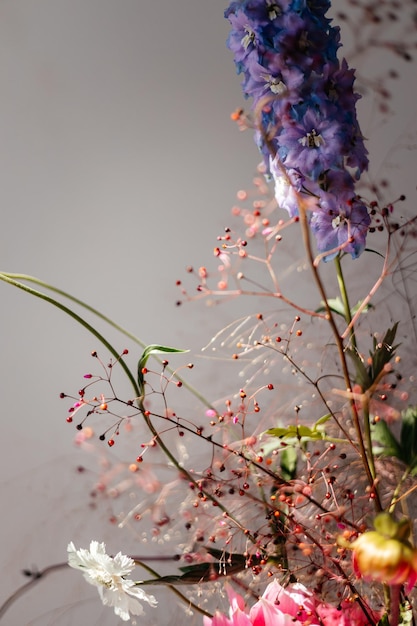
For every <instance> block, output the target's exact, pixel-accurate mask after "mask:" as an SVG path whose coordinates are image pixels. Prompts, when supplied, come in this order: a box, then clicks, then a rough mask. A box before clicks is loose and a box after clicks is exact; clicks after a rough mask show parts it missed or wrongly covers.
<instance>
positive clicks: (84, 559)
mask: <svg viewBox="0 0 417 626" xmlns="http://www.w3.org/2000/svg"><path fill="white" fill-rule="evenodd" d="M67 550H68V564H69V565H70V567H73V568H75V569H79V570H81V571H82V572H83V574H84V578H85V579H86V581H87V582H88V583H90V584H91V585H94V586H96V587H97V589H98V593H99V595H100V598H101V601H102V602H103V604H105V605H107V606H112V607H113V608H114V612H115V613H116V615H118V616H119V617H120V618H121V619H122V620H123V621H125V622H127V621H128V620H129V619H130V614H132V615H143V613H144V610H143V607H142V605H141V603H140V601H142V602H147V603H148V604H149V605H150V606H155V605H156V604H157V601H156V599H155V598H154V596H151V595H148V594H147V593H146V592H145V591H144V590H143V589H142V588H141V587H140V586H138V585H137V584H136V583H135V582H134V581H133V580H131V579H129V578H128V579H126V578H125V576H126V575H127V574H130V573H131V572H132V570H133V569H134V567H135V562H134V561H133V559H131V558H130V557H128V556H126V555H124V554H122V553H121V552H118V554H116V556H115V557H114V558H112V557H110V556H109V555H108V554H106V546H105V544H104V543H98V541H92V542H91V543H90V550H85V549H84V548H81V549H80V550H77V549H76V547H75V546H74V544H73V543H72V541H71V542H70V543H69V544H68V548H67Z"/></svg>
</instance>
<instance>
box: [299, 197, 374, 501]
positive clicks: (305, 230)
mask: <svg viewBox="0 0 417 626" xmlns="http://www.w3.org/2000/svg"><path fill="white" fill-rule="evenodd" d="M299 198H300V201H299V212H300V224H301V230H302V234H303V239H304V246H305V249H306V252H307V257H308V261H309V264H310V267H311V270H312V272H313V277H314V280H315V282H316V285H317V288H318V290H319V293H320V296H321V299H322V300H323V302H324V305H325V308H326V318H327V320H328V322H329V324H330V327H331V329H332V332H333V336H334V338H335V341H336V346H337V351H338V354H339V358H340V363H341V366H342V371H343V378H344V381H345V386H346V391H348V392H350V391H351V390H352V385H351V381H350V375H349V370H348V366H347V362H346V356H345V351H344V345H343V339H342V337H341V336H340V333H339V330H338V328H337V325H336V322H335V320H334V317H333V313H332V311H331V309H330V306H329V303H328V298H327V294H326V291H325V289H324V286H323V283H322V281H321V278H320V275H319V272H318V270H317V267H316V265H315V263H314V254H313V250H312V247H311V241H310V230H309V226H308V220H307V207H306V206H305V202H304V200H303V198H302V197H301V194H300V196H299ZM349 402H350V408H351V412H352V419H353V423H354V426H355V430H356V435H357V438H358V445H359V451H360V455H361V459H362V463H363V466H364V469H365V472H366V476H367V479H368V483H369V485H370V487H371V489H372V493H373V494H374V503H375V509H376V510H377V511H378V512H380V511H382V505H381V500H380V497H379V493H378V490H377V487H376V485H375V480H374V476H373V473H372V471H371V467H370V464H369V459H368V455H367V450H366V448H365V443H364V440H363V435H362V430H361V426H360V421H359V414H358V410H357V408H356V404H355V401H354V399H353V398H350V400H349Z"/></svg>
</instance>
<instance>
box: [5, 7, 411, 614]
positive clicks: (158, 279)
mask: <svg viewBox="0 0 417 626" xmlns="http://www.w3.org/2000/svg"><path fill="white" fill-rule="evenodd" d="M335 4H336V8H338V7H343V6H344V5H343V3H341V2H338V3H335ZM224 6H225V5H224V3H223V2H221V1H220V0H211V1H207V0H205V1H203V0H175V1H172V0H171V1H168V0H160V1H159V2H153V1H152V2H151V1H150V0H119V1H117V2H116V1H114V0H72V1H69V0H35V1H34V0H26V1H25V0H2V2H1V3H0V84H1V108H0V111H1V113H0V203H1V217H2V225H1V229H0V241H1V243H0V250H1V263H2V269H3V270H4V271H10V272H22V273H27V274H31V275H34V276H37V277H39V278H41V279H43V280H45V281H46V282H49V283H51V284H53V285H59V286H60V287H61V288H63V289H64V290H66V291H68V292H70V293H72V294H74V295H76V296H77V297H79V298H81V299H83V300H85V301H87V302H89V303H91V304H93V305H94V306H95V307H96V308H97V309H99V310H101V311H102V312H103V313H105V314H107V315H108V316H109V317H112V318H113V319H116V320H117V321H118V322H119V323H120V324H121V325H123V326H125V327H126V328H128V329H129V330H131V331H132V332H134V333H136V334H137V335H138V336H139V337H141V339H142V340H143V341H144V342H145V343H153V342H158V343H165V344H167V345H175V346H179V347H190V348H191V351H192V355H193V354H194V352H197V351H198V349H199V347H200V346H201V345H204V344H206V343H207V342H208V340H209V339H210V337H211V335H212V334H213V333H214V332H215V331H216V329H218V328H219V327H221V326H222V325H224V324H226V323H228V322H229V321H230V320H231V319H233V315H234V313H233V309H232V310H228V309H227V307H220V308H216V309H215V312H216V319H214V315H213V310H210V311H206V310H205V309H204V307H201V306H196V305H193V304H191V305H190V304H187V305H185V306H184V307H182V308H176V307H175V305H174V303H175V300H176V299H177V297H178V293H177V290H176V288H175V280H176V279H177V278H183V277H184V275H185V272H184V268H185V266H186V265H188V264H192V265H195V266H196V267H198V266H199V265H202V264H206V263H211V262H212V253H211V251H212V248H213V247H214V246H215V245H216V236H217V234H218V233H220V232H221V231H222V229H223V227H224V226H225V225H228V223H229V220H230V217H229V215H230V207H231V206H232V204H233V203H234V199H235V194H236V191H237V190H238V189H240V188H242V187H247V186H248V185H250V181H251V179H252V176H253V173H254V171H255V167H256V164H257V162H258V155H257V151H256V148H255V146H254V144H253V142H252V138H251V133H250V132H248V133H239V132H238V130H237V128H236V126H235V125H234V124H233V123H232V122H231V121H230V118H229V114H230V112H231V111H233V110H234V109H235V108H236V107H237V106H239V105H241V104H242V97H241V94H240V86H239V82H240V79H239V78H238V77H236V76H235V72H234V66H233V61H232V56H231V53H230V52H229V51H228V50H227V49H226V47H225V39H226V37H227V33H228V24H227V23H226V21H225V20H224V19H223V10H224ZM395 28H396V27H395ZM395 28H394V26H393V27H392V30H391V31H390V30H388V31H386V33H385V34H386V38H387V39H389V38H390V36H391V35H394V33H395ZM349 37H350V35H349V32H346V42H347V48H349V45H351V46H353V45H354V42H353V41H350V44H349ZM355 64H356V65H358V66H360V67H361V69H362V72H363V74H364V75H369V76H375V75H378V72H379V70H380V69H381V68H384V67H385V65H386V58H385V55H384V53H383V52H381V51H380V50H379V51H377V52H376V53H372V54H370V53H368V52H366V53H362V54H361V55H359V57H357V58H356V59H355ZM401 68H402V69H401V72H402V74H401V78H400V79H399V81H398V84H397V88H396V96H395V100H394V101H393V102H392V108H393V109H394V110H395V111H396V113H397V115H396V117H391V116H389V118H388V121H387V123H385V124H382V123H381V119H382V118H381V117H380V116H379V115H378V113H377V108H376V105H375V100H374V99H373V97H372V95H371V93H369V94H368V98H367V100H366V101H362V102H361V103H360V113H361V124H362V129H363V132H364V134H365V135H366V136H367V137H370V139H371V141H370V144H369V145H370V150H371V159H372V164H373V165H372V170H371V175H372V176H374V178H375V179H376V178H377V177H378V176H380V175H387V176H389V177H390V180H392V181H393V185H392V187H393V193H394V197H395V195H399V194H400V193H403V192H405V193H407V194H408V196H409V198H410V203H409V209H410V213H412V208H413V198H414V201H415V194H414V192H415V154H414V152H413V148H414V143H415V140H416V138H415V123H414V122H413V117H414V114H415V107H414V102H413V97H412V96H413V95H415V94H413V93H412V89H413V85H414V82H415V65H414V66H413V65H412V64H409V65H408V66H406V67H405V66H403V65H401ZM413 194H414V196H413ZM0 290H1V296H0V297H1V330H0V341H1V357H2V360H1V378H0V385H1V396H2V403H1V413H2V416H1V424H2V429H1V441H2V446H1V455H0V477H1V478H0V485H1V493H2V507H1V519H0V528H1V532H0V555H1V569H2V576H1V580H2V583H1V588H0V589H1V590H0V601H1V600H3V599H5V598H6V597H8V595H9V594H10V593H11V592H13V590H14V589H16V588H17V587H18V586H19V585H20V584H21V583H22V582H24V578H23V577H22V576H21V573H20V571H21V569H22V568H24V567H32V566H37V567H40V568H42V567H44V566H46V565H48V564H50V563H54V562H60V561H62V560H65V550H66V545H67V542H68V541H69V540H74V541H75V542H76V544H77V545H87V544H88V542H89V541H90V539H91V538H97V539H99V540H105V541H108V543H109V548H110V549H111V550H112V551H117V550H118V549H123V547H124V545H121V542H120V541H119V536H118V534H117V531H116V530H115V529H114V528H109V525H108V523H107V520H106V519H105V517H106V514H105V513H103V511H101V512H100V514H94V515H93V514H92V513H91V512H90V510H89V509H88V506H87V504H86V502H87V500H88V498H87V493H88V489H89V485H90V483H91V476H87V477H85V478H83V479H82V480H81V481H80V479H79V478H78V477H77V476H76V473H75V471H74V467H76V465H77V463H79V462H80V458H81V455H80V454H79V451H78V450H76V449H75V448H74V444H73V435H74V431H73V430H72V429H71V428H70V427H69V426H68V425H67V424H66V423H65V416H66V408H67V406H68V405H67V404H63V402H62V401H60V400H59V398H58V394H59V392H60V391H62V390H65V391H68V392H69V391H76V390H77V389H78V387H79V386H80V380H81V376H82V374H83V373H84V372H85V371H88V370H89V369H91V363H90V361H91V358H90V357H89V353H90V351H91V350H92V349H95V348H97V347H98V346H97V342H96V341H95V340H94V339H92V338H91V337H90V336H89V335H88V334H87V333H86V332H85V331H83V330H80V329H79V328H78V327H77V326H76V325H75V324H74V323H73V322H72V321H71V320H70V319H69V318H66V317H65V316H63V315H62V314H61V313H60V312H58V311H57V310H54V309H52V308H51V307H49V306H48V305H47V304H45V303H43V302H41V301H39V300H36V299H32V298H31V297H29V296H28V295H26V294H24V293H22V292H19V291H17V290H15V289H13V288H11V287H8V286H7V285H5V284H2V285H1V286H0ZM296 295H297V294H296V293H294V294H292V296H293V297H294V298H295V297H296ZM103 328H104V327H103ZM109 336H110V337H111V338H115V343H116V345H117V347H118V348H120V349H121V350H122V349H123V348H124V347H125V344H126V341H125V340H124V339H123V338H116V334H115V333H113V332H110V333H109ZM102 352H103V351H102ZM105 358H106V357H105ZM193 376H194V374H193ZM194 381H195V382H196V383H197V384H203V385H204V386H205V387H209V388H210V385H211V384H212V385H213V387H214V388H215V386H216V383H217V381H216V376H215V373H214V372H213V371H212V370H210V368H208V370H207V372H206V373H205V374H204V377H203V374H202V373H200V374H199V373H198V372H197V373H196V374H195V377H194V378H193V382H194ZM115 454H119V453H118V452H116V450H115ZM169 598H170V601H171V602H172V598H171V596H169ZM172 604H174V603H172ZM147 613H148V617H147V620H148V621H146V620H138V622H140V623H150V624H151V623H154V622H153V621H152V620H153V619H155V618H154V617H153V616H152V614H151V613H152V612H151V609H149V610H147ZM166 619H167V621H166V623H167V624H168V623H173V622H172V621H169V620H170V619H171V618H169V617H167V618H166ZM4 623H5V624H11V625H13V626H14V625H16V626H17V625H18V624H19V625H22V624H31V625H35V624H36V625H41V624H42V625H45V624H60V625H61V624H62V625H64V624H84V623H88V624H115V623H117V619H116V618H115V616H114V614H113V612H112V610H109V609H105V608H102V607H101V605H100V602H99V600H98V597H97V595H96V591H95V590H94V589H93V588H92V587H89V586H87V585H86V584H85V583H84V582H83V581H82V578H81V576H79V575H78V574H77V573H75V572H66V573H60V574H57V575H56V576H55V577H54V578H51V579H50V580H48V581H47V580H45V582H43V583H41V584H40V585H39V586H38V587H37V588H36V589H35V590H33V591H31V593H30V594H28V595H26V596H24V597H23V598H22V599H21V600H20V601H19V603H18V604H17V605H16V606H15V607H14V608H13V609H12V610H11V611H10V613H8V614H7V616H6V617H5V619H4ZM161 623H162V622H161Z"/></svg>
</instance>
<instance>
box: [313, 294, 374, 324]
mask: <svg viewBox="0 0 417 626" xmlns="http://www.w3.org/2000/svg"><path fill="white" fill-rule="evenodd" d="M327 304H328V305H329V309H330V310H331V312H332V313H336V315H340V316H341V317H343V319H344V320H345V321H346V322H347V321H348V320H347V319H346V311H345V307H344V304H343V302H342V300H341V298H340V297H339V296H337V298H328V299H327ZM361 305H362V302H361V301H360V300H359V302H358V303H357V304H355V306H354V307H352V308H351V315H352V317H353V316H354V315H355V313H356V312H357V311H358V310H359V307H360V306H361ZM372 308H373V306H372V304H367V305H366V306H364V308H363V310H362V313H366V312H367V311H369V310H370V309H372ZM326 310H327V309H326V307H325V306H324V303H323V302H322V304H321V306H320V307H319V308H318V309H317V310H316V312H317V313H325V312H326Z"/></svg>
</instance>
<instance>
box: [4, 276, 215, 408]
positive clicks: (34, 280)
mask: <svg viewBox="0 0 417 626" xmlns="http://www.w3.org/2000/svg"><path fill="white" fill-rule="evenodd" d="M9 279H10V280H9ZM0 280H4V281H5V282H9V283H10V284H14V285H15V287H20V288H21V289H24V286H22V283H19V282H18V281H21V280H24V281H26V282H28V283H33V284H34V285H39V286H41V287H44V288H45V289H48V290H49V291H52V292H53V293H56V294H58V295H60V296H63V297H64V298H67V300H70V301H71V302H74V304H77V305H78V306H80V307H82V308H84V309H86V310H87V311H89V312H90V313H93V314H94V315H95V316H96V317H98V318H100V319H102V320H103V321H104V322H106V324H109V326H111V327H112V328H115V329H116V330H118V331H119V332H120V333H121V334H122V335H125V336H126V337H129V339H131V340H132V341H134V342H135V343H137V344H138V345H139V346H141V347H142V348H146V344H145V343H144V342H143V341H141V340H140V339H139V338H138V337H137V336H136V335H134V334H133V333H131V332H129V331H128V330H126V329H125V328H123V326H119V324H116V322H114V321H113V320H112V319H111V318H110V317H107V316H106V315H104V314H103V313H101V312H100V311H98V310H97V309H95V308H94V307H92V306H90V305H89V304H87V303H86V302H84V301H83V300H80V299H79V298H76V297H75V296H72V295H71V294H70V293H68V292H66V291H63V290H62V289H59V288H58V287H54V286H53V285H50V284H49V283H46V282H44V281H43V280H40V279H39V278H36V277H35V276H29V275H28V274H12V273H9V272H0ZM13 281H14V282H13ZM154 358H155V359H156V360H157V361H158V362H161V360H160V359H158V357H156V356H154ZM166 369H167V371H168V372H170V373H171V374H174V376H175V378H176V380H179V381H180V382H181V383H182V385H183V387H185V388H186V389H187V390H188V391H189V392H190V393H191V394H192V395H193V396H194V397H195V398H197V400H199V401H200V402H201V403H202V404H203V405H204V406H205V407H207V408H208V409H213V410H215V409H214V407H213V406H212V404H210V402H209V401H208V400H207V399H206V398H205V397H204V396H203V395H202V394H201V393H200V392H199V391H198V390H197V389H196V388H195V387H193V386H192V385H190V383H188V382H187V381H186V380H184V379H183V378H182V377H181V376H179V375H178V374H176V373H175V372H174V371H173V370H172V369H171V368H170V367H167V368H166Z"/></svg>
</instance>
